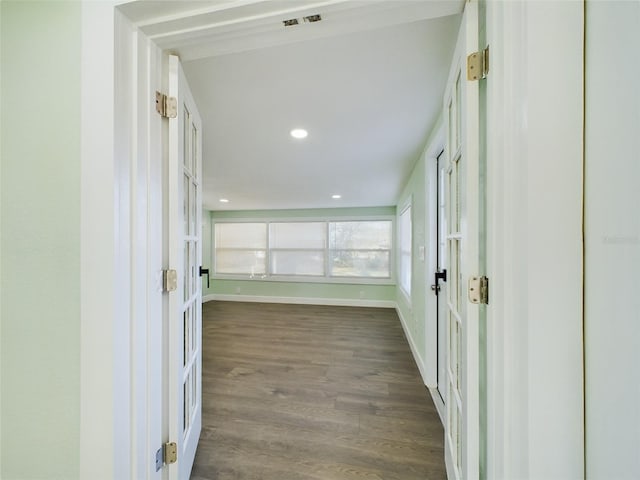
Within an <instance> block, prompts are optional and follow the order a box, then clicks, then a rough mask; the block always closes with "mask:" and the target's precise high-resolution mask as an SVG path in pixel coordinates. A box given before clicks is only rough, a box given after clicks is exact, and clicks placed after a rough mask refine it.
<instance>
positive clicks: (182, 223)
mask: <svg viewBox="0 0 640 480" xmlns="http://www.w3.org/2000/svg"><path fill="white" fill-rule="evenodd" d="M169 95H170V96H171V97H175V98H176V99H177V102H178V112H177V117H176V118H174V119H171V120H170V121H169V185H168V189H169V227H168V228H169V265H170V266H171V268H174V269H176V271H177V274H178V275H177V278H178V282H177V289H176V290H175V291H173V292H171V293H170V295H169V328H170V332H169V335H168V337H169V355H168V357H169V358H168V361H169V375H170V377H169V378H170V380H169V409H168V415H169V418H168V425H169V438H170V441H172V442H175V443H176V444H177V449H178V458H177V462H176V463H175V464H172V465H170V466H169V478H170V479H171V480H188V478H189V476H190V473H191V467H192V466H193V460H194V457H195V453H196V447H197V445H198V439H199V437H200V430H201V424H202V387H201V384H202V288H201V281H200V272H199V268H200V264H201V258H202V231H201V218H202V215H201V212H202V207H201V204H202V202H201V184H200V179H201V176H202V133H201V132H202V123H201V120H200V115H199V114H198V110H197V108H196V105H195V103H194V100H193V97H192V95H191V91H190V90H189V86H188V84H187V81H186V78H185V76H184V72H183V71H182V66H181V65H180V61H179V59H178V57H176V56H173V55H171V56H170V57H169Z"/></svg>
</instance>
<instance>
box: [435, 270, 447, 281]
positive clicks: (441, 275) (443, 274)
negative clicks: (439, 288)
mask: <svg viewBox="0 0 640 480" xmlns="http://www.w3.org/2000/svg"><path fill="white" fill-rule="evenodd" d="M435 277H436V283H438V280H442V281H443V282H446V281H447V269H446V268H445V269H443V270H442V271H441V272H438V271H436V273H435Z"/></svg>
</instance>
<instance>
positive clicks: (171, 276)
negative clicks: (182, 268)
mask: <svg viewBox="0 0 640 480" xmlns="http://www.w3.org/2000/svg"><path fill="white" fill-rule="evenodd" d="M177 288H178V272H176V271H175V270H163V271H162V291H163V292H173V291H174V290H176V289H177Z"/></svg>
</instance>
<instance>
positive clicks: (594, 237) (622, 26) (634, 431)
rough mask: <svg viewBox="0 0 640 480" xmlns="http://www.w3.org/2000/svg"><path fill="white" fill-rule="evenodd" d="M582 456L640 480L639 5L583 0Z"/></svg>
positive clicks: (594, 478)
mask: <svg viewBox="0 0 640 480" xmlns="http://www.w3.org/2000/svg"><path fill="white" fill-rule="evenodd" d="M586 32H587V36H586V139H585V146H586V152H585V153H586V155H585V202H586V203H585V213H586V215H585V275H586V278H585V347H586V359H585V360H586V440H587V442H586V446H587V448H586V459H587V478H588V479H589V480H607V479H616V480H623V479H637V478H640V455H639V452H640V451H639V450H638V448H639V446H640V408H639V405H640V368H638V364H639V360H640V354H639V353H638V352H639V351H640V295H639V292H640V280H638V278H639V277H638V269H639V268H640V214H639V213H638V206H639V205H640V195H639V193H638V192H640V93H639V90H638V78H640V66H639V65H640V64H639V63H638V51H637V49H638V46H639V45H640V3H638V2H637V1H636V2H626V1H616V2H600V1H587V9H586Z"/></svg>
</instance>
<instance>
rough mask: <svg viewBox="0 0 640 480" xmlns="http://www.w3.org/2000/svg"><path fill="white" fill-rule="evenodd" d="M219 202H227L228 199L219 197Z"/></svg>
mask: <svg viewBox="0 0 640 480" xmlns="http://www.w3.org/2000/svg"><path fill="white" fill-rule="evenodd" d="M220 203H229V199H227V198H221V199H220Z"/></svg>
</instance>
